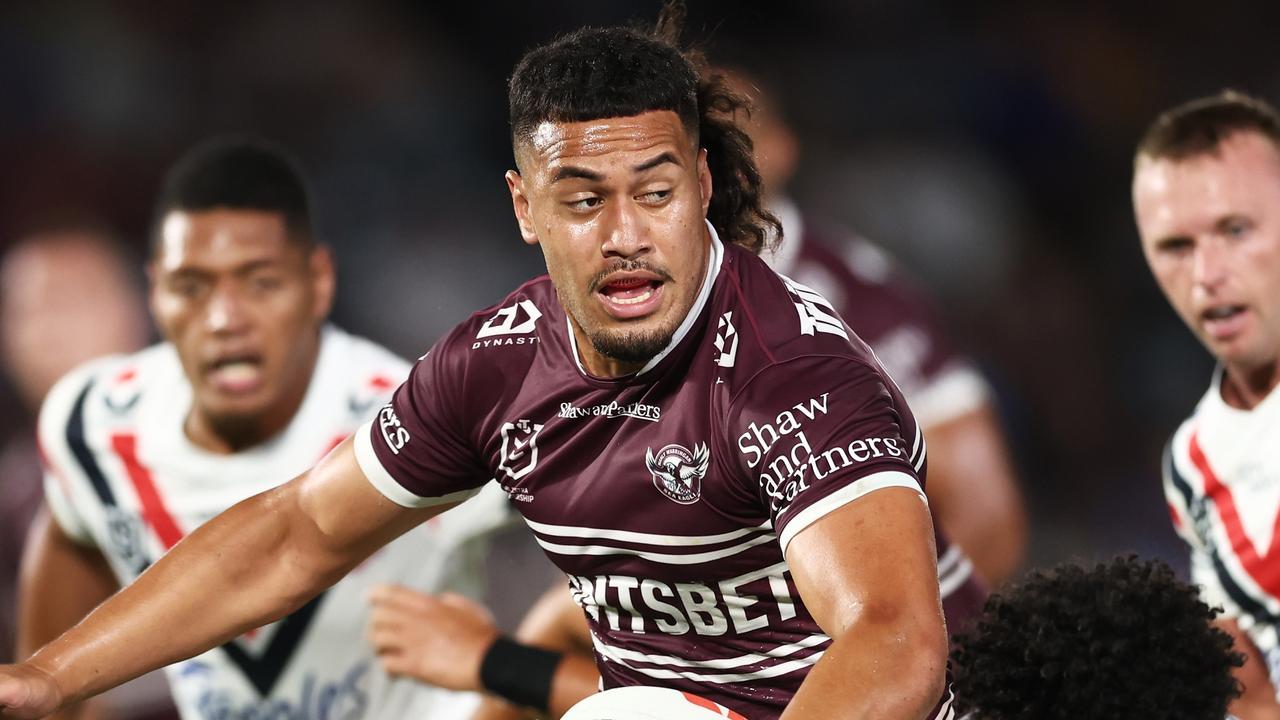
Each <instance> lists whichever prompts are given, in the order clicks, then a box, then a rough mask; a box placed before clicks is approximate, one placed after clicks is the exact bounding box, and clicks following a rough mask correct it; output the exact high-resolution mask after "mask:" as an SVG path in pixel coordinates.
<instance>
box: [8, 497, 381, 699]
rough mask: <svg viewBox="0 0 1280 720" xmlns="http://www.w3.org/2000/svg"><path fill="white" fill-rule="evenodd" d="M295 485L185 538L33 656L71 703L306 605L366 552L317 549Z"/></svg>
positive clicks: (257, 499) (242, 506)
mask: <svg viewBox="0 0 1280 720" xmlns="http://www.w3.org/2000/svg"><path fill="white" fill-rule="evenodd" d="M315 532H316V531H315V529H314V526H313V525H311V524H310V523H309V522H308V521H307V519H306V518H305V516H301V514H300V513H299V512H298V511H297V509H296V498H295V497H294V493H293V491H292V488H291V486H290V485H285V486H282V487H281V488H277V489H275V490H272V491H269V492H267V493H264V494H262V495H259V496H257V497H254V498H250V499H249V500H246V501H245V502H242V503H240V504H238V505H236V506H235V507H233V508H231V509H230V510H228V511H227V512H225V513H223V514H222V515H220V516H219V517H217V518H215V519H214V520H212V521H210V522H209V523H207V524H205V525H204V526H203V527H201V528H200V529H199V530H197V531H196V532H195V533H192V535H191V536H190V537H188V538H187V539H186V540H184V541H182V542H181V543H179V544H178V545H177V546H176V547H175V548H174V549H173V550H172V551H171V552H169V553H168V554H167V555H165V556H164V557H163V558H162V559H161V560H160V561H159V562H157V563H156V564H155V565H154V566H153V567H152V568H151V569H150V570H148V571H147V572H145V573H143V575H142V576H141V577H139V578H138V580H137V581H135V582H134V583H133V584H132V585H130V586H129V587H127V588H125V589H124V590H123V591H121V592H120V593H118V594H117V595H115V596H114V597H113V598H112V599H111V600H109V601H107V602H106V603H104V604H103V605H102V606H100V607H99V608H98V609H97V610H95V611H94V612H93V613H92V614H90V615H89V616H88V617H87V618H85V620H84V621H83V622H81V623H80V624H79V625H77V626H76V627H74V628H72V629H71V630H70V631H68V632H67V633H66V634H64V635H63V636H62V637H60V638H58V639H57V640H55V641H53V642H51V643H50V644H49V645H47V646H45V647H44V648H43V649H42V650H41V651H40V652H39V653H37V654H36V655H35V656H34V657H33V658H32V660H31V663H32V664H33V665H34V666H36V667H38V668H40V669H43V670H45V671H47V672H49V673H50V674H51V675H52V676H53V678H54V679H55V681H56V683H57V686H58V688H59V690H60V691H61V694H62V698H63V702H64V703H66V702H71V701H75V700H79V699H81V698H84V697H87V696H89V695H92V694H96V693H98V692H101V691H103V690H105V689H108V688H110V687H113V686H115V685H117V684H119V683H121V682H124V681H126V680H129V679H131V678H133V677H137V676H139V675H141V674H143V673H145V672H147V671H149V670H152V669H155V668H157V667H161V666H163V665H167V664H170V663H173V662H176V661H178V660H181V659H184V658H187V657H191V656H193V655H196V654H198V653H200V652H203V651H205V650H207V649H209V648H212V647H215V646H217V645H219V644H221V643H223V642H226V641H227V640H230V639H231V638H233V637H235V636H237V635H239V634H240V633H243V632H244V631H246V630H249V629H251V628H254V627H258V626H261V625H263V624H266V623H268V622H271V621H273V620H275V619H277V618H279V617H282V616H283V615H285V614H287V613H289V612H290V611H292V610H294V609H296V608H297V607H299V606H301V605H302V604H303V603H305V602H306V601H307V600H308V599H309V598H310V597H312V596H314V595H315V594H316V593H318V592H319V591H320V590H322V589H323V588H324V587H326V586H327V585H328V584H330V583H331V582H333V581H335V580H336V579H337V578H339V577H341V575H342V574H343V573H344V572H345V570H346V569H347V567H349V565H350V564H351V563H352V562H354V561H355V560H357V559H358V558H343V557H341V556H339V555H333V554H327V553H316V552H314V551H312V550H310V549H304V548H310V547H314V546H315V545H316V543H315V542H314V538H313V537H310V536H311V535H313V534H314V533H315Z"/></svg>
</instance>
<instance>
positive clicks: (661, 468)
mask: <svg viewBox="0 0 1280 720" xmlns="http://www.w3.org/2000/svg"><path fill="white" fill-rule="evenodd" d="M644 462H645V465H648V466H649V472H651V473H653V485H654V487H656V488H658V492H661V493H662V494H663V495H666V496H667V497H669V498H671V499H672V500H674V501H676V502H678V503H680V504H681V505H689V504H691V503H695V502H697V501H698V498H700V497H702V478H704V477H706V475H707V466H708V465H709V464H710V463H711V453H710V452H708V451H707V445H706V443H703V444H701V445H694V446H693V452H689V451H688V450H687V449H686V448H685V447H684V446H683V445H667V446H666V447H664V448H662V449H661V450H659V451H658V452H657V453H654V452H653V448H645V453H644Z"/></svg>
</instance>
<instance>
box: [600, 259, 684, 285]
mask: <svg viewBox="0 0 1280 720" xmlns="http://www.w3.org/2000/svg"><path fill="white" fill-rule="evenodd" d="M636 271H644V272H648V273H653V274H654V275H656V276H658V279H660V280H662V282H664V283H668V282H672V278H671V273H669V272H667V271H666V270H665V269H664V268H660V267H657V266H655V265H650V264H649V263H647V262H645V261H643V260H614V261H612V262H611V263H610V264H609V266H608V267H606V268H605V269H603V270H601V271H600V272H598V273H596V274H595V275H593V276H592V278H591V281H590V282H589V283H588V284H587V288H588V289H589V290H590V291H591V292H596V291H597V290H599V289H600V286H601V285H603V284H604V281H605V279H606V278H608V277H609V276H610V275H612V274H614V273H617V272H636Z"/></svg>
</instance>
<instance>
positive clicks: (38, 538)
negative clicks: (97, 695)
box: [18, 506, 120, 720]
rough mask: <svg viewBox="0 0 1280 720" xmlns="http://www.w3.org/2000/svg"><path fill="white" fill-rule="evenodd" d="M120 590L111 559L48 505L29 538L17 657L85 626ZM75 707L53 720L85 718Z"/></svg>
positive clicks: (20, 592)
mask: <svg viewBox="0 0 1280 720" xmlns="http://www.w3.org/2000/svg"><path fill="white" fill-rule="evenodd" d="M119 588H120V584H119V582H117V580H116V576H115V574H114V573H112V572H111V567H110V566H109V565H108V564H107V559H106V558H105V557H103V556H102V552H101V551H99V550H98V549H97V548H95V547H90V546H87V545H83V544H81V543H78V542H76V541H75V540H74V539H72V538H71V537H69V536H68V535H67V534H66V533H65V532H63V530H62V528H61V527H60V526H59V525H58V523H57V522H55V521H54V519H53V515H52V514H50V512H49V508H48V507H47V506H46V507H43V508H41V510H40V512H39V513H38V514H37V515H36V519H35V522H33V523H32V524H31V530H30V532H28V534H27V547H26V551H25V552H24V553H23V556H22V573H21V576H20V580H19V583H18V611H19V612H18V657H19V658H25V657H27V656H29V655H31V654H32V653H34V652H35V651H37V650H39V649H40V648H41V647H43V646H44V645H45V644H46V643H48V642H49V641H51V640H53V639H54V638H56V637H58V636H59V635H61V634H62V633H64V632H66V631H67V629H69V628H70V627H71V626H72V625H75V624H76V623H77V622H80V620H82V619H83V618H84V616H85V615H88V614H89V612H90V611H91V610H93V609H94V608H95V607H97V606H98V604H99V603H101V602H103V601H104V600H106V599H107V598H109V597H111V594H112V593H114V592H115V591H116V590H118V589H119ZM81 710H83V707H82V705H71V706H68V707H66V708H64V709H63V711H62V712H60V713H58V714H57V715H55V716H54V720H72V719H73V718H78V717H82V714H81Z"/></svg>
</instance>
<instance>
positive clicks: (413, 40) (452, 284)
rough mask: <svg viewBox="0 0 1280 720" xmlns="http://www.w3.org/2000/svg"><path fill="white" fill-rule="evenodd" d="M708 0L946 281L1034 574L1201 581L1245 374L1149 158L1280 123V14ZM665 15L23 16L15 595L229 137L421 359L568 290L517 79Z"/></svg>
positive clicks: (2, 520) (895, 229) (838, 187)
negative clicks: (486, 320)
mask: <svg viewBox="0 0 1280 720" xmlns="http://www.w3.org/2000/svg"><path fill="white" fill-rule="evenodd" d="M690 4H691V6H692V7H691V8H690V21H689V24H688V35H689V36H690V38H691V39H694V40H700V41H702V44H703V45H705V46H706V48H707V50H708V54H709V56H710V57H711V58H712V59H713V60H714V61H716V62H721V63H727V64H731V65H734V66H738V67H742V68H745V69H746V70H748V71H749V72H752V73H755V74H757V75H759V76H760V77H762V79H764V80H765V81H766V82H768V83H769V84H770V86H771V87H772V88H773V89H774V91H775V92H776V93H777V94H778V96H779V105H780V106H781V110H782V112H783V113H784V114H785V115H786V117H787V118H788V120H789V121H790V123H791V124H792V125H794V127H795V128H796V129H797V131H798V132H799V134H800V135H801V136H802V138H803V143H802V146H803V149H804V150H803V152H802V155H801V157H800V164H799V170H798V174H797V176H796V179H795V181H794V184H793V194H794V195H795V196H796V197H798V198H802V199H803V201H804V202H805V203H806V204H807V205H808V207H809V208H811V210H812V211H813V212H816V213H818V214H820V215H821V216H823V217H825V218H828V219H830V220H831V221H832V222H838V223H843V224H845V225H847V226H848V227H851V228H856V229H857V231H858V232H859V233H860V234H862V235H864V236H866V237H869V238H871V239H873V240H874V241H876V242H877V243H879V244H880V245H881V246H882V247H884V248H885V249H887V250H888V251H889V252H890V253H892V254H893V255H895V256H897V257H898V258H899V259H900V260H901V261H902V262H903V263H904V264H905V266H906V267H908V268H909V269H910V270H911V271H912V272H914V273H915V275H916V276H917V277H918V278H919V279H920V280H921V281H922V283H923V284H924V285H925V286H927V287H929V288H930V289H931V290H932V291H933V293H934V294H935V296H936V298H937V299H938V301H939V302H938V306H939V308H941V311H942V312H943V313H944V316H945V318H946V322H947V324H948V326H949V327H950V328H951V336H952V338H953V339H955V340H956V341H957V342H958V343H959V344H960V345H961V346H962V347H963V349H964V350H965V351H966V352H967V353H968V354H969V355H970V356H972V357H973V358H975V359H976V360H977V361H978V363H979V365H980V367H981V370H982V371H983V373H984V374H985V375H986V376H987V378H988V380H989V381H990V382H991V384H992V385H993V387H994V388H995V389H996V393H997V400H998V403H997V404H998V407H999V409H1000V411H1001V414H1002V417H1003V421H1004V424H1005V427H1006V430H1007V431H1008V433H1009V435H1010V437H1011V439H1012V444H1013V449H1014V451H1015V454H1016V462H1017V465H1018V467H1019V471H1020V476H1021V478H1022V480H1023V483H1024V491H1025V494H1026V496H1027V499H1028V503H1029V511H1030V542H1031V546H1030V555H1029V557H1028V564H1037V565H1039V564H1046V563H1050V562H1055V561H1058V560H1062V559H1068V558H1085V559H1091V558H1098V557H1105V556H1109V555H1112V554H1115V553H1117V552H1121V551H1130V550H1132V551H1137V552H1140V553H1142V554H1144V555H1155V556H1160V557H1164V558H1166V559H1168V560H1169V561H1171V562H1172V563H1173V564H1175V566H1184V565H1185V560H1184V559H1183V557H1182V556H1183V554H1184V553H1183V551H1182V548H1181V546H1180V544H1179V542H1178V541H1177V539H1176V538H1175V536H1174V534H1173V531H1172V530H1171V529H1170V526H1169V522H1168V518H1167V516H1166V513H1165V509H1164V507H1165V506H1164V502H1163V499H1162V495H1161V490H1160V481H1159V456H1160V449H1161V445H1162V444H1163V443H1164V442H1165V440H1166V438H1167V437H1168V435H1169V433H1170V432H1171V431H1172V429H1173V428H1174V427H1175V426H1176V424H1177V422H1178V421H1179V420H1180V419H1181V418H1182V417H1184V416H1185V415H1186V414H1187V412H1188V411H1189V410H1190V409H1191V407H1192V405H1193V403H1194V401H1195V399H1196V398H1198V397H1199V396H1200V394H1201V392H1202V391H1203V387H1204V385H1205V382H1206V379H1207V378H1208V376H1209V369H1210V367H1211V360H1210V359H1209V357H1208V355H1207V354H1206V353H1205V352H1204V351H1203V349H1202V348H1201V347H1200V346H1199V345H1198V344H1197V343H1196V341H1195V340H1194V339H1193V337H1192V336H1191V335H1190V334H1189V333H1187V332H1186V331H1185V330H1184V328H1182V327H1181V325H1180V323H1179V321H1178V320H1177V318H1176V317H1175V316H1174V315H1173V313H1172V312H1171V311H1170V310H1169V309H1168V307H1167V306H1166V304H1165V302H1164V301H1163V300H1162V299H1161V297H1160V295H1159V293H1158V291H1157V290H1156V288H1155V285H1154V284H1153V282H1152V281H1151V279H1150V275H1149V272H1148V271H1147V269H1146V268H1145V266H1144V264H1143V262H1142V259H1141V254H1140V250H1139V246H1138V243H1137V239H1136V234H1135V231H1134V228H1133V221H1132V217H1131V211H1130V209H1129V207H1130V204H1129V178H1130V171H1131V166H1130V163H1131V158H1132V151H1133V144H1134V143H1135V141H1136V139H1137V135H1138V134H1139V133H1140V132H1141V130H1142V128H1143V127H1144V126H1145V124H1146V123H1147V122H1149V121H1150V119H1151V117H1152V116H1153V115H1154V113H1155V112H1157V111H1158V110H1161V109H1163V108H1165V107H1167V106H1169V105H1171V104H1173V103H1176V102H1178V101H1180V100H1183V99H1186V98H1190V97H1193V96H1196V95H1201V94H1205V93H1210V92H1214V91H1216V90H1218V89H1220V88H1222V87H1226V86H1232V87H1239V88H1241V89H1245V90H1249V91H1252V92H1254V93H1256V94H1258V95H1260V96H1262V97H1266V98H1269V99H1271V100H1273V101H1274V100H1276V99H1280V65H1278V64H1277V63H1275V62H1274V60H1273V59H1272V55H1271V51H1270V44H1269V42H1268V41H1269V40H1270V37H1268V35H1269V34H1270V28H1274V27H1276V24H1277V22H1280V5H1277V6H1266V5H1259V4H1257V3H1247V2H1222V3H1217V4H1215V8H1214V17H1213V18H1212V19H1211V20H1206V18H1205V17H1204V16H1203V15H1202V14H1201V13H1199V12H1192V10H1191V8H1190V7H1189V4H1188V8H1187V11H1186V12H1179V11H1178V7H1179V5H1180V4H1178V3H1174V4H1173V5H1172V6H1171V7H1167V8H1162V9H1161V10H1159V11H1154V10H1151V9H1149V8H1138V7H1137V6H1134V7H1132V8H1129V9H1126V8H1122V7H1119V6H1116V4H1112V3H1101V2H1083V3H1067V2H1050V3H1040V2H1032V3H1013V2H987V3H978V4H976V5H974V4H955V3H945V2H940V1H938V0H932V1H930V0H909V1H907V2H896V3H877V2H852V3H850V2H837V1H835V0H825V1H822V2H813V3H805V4H789V5H787V6H786V8H785V10H783V9H779V7H778V6H777V4H776V3H764V2H728V1H727V0H707V1H704V2H691V3H690ZM960 5H964V7H963V8H962V7H960ZM655 10H656V3H654V2H634V1H629V2H612V3H596V4H594V5H584V4H581V3H571V2H564V1H556V2H540V3H502V4H498V5H497V6H494V5H492V4H487V3H476V4H466V3H461V4H447V5H444V6H436V5H435V4H428V3H411V2H366V3H355V2H334V1H321V2H305V3H304V2H298V1H287V0H286V1H278V2H261V3H252V4H248V3H246V4H220V3H157V2H142V1H133V2H115V3H94V2H79V3H76V2H71V3H57V4H45V3H22V4H18V3H13V4H6V5H5V6H3V8H0V88H3V94H4V101H3V102H0V157H3V158H4V159H5V166H6V167H5V170H6V175H7V177H8V180H7V182H6V183H5V188H6V189H5V191H4V192H3V193H0V250H3V251H4V252H5V264H4V268H3V272H4V274H3V293H0V311H2V312H0V322H2V323H3V327H0V338H2V339H3V350H4V355H3V359H4V377H3V378H2V379H0V403H3V407H4V408H5V410H6V411H5V412H3V413H0V445H2V446H3V448H4V450H3V455H2V456H0V461H2V462H3V470H0V482H3V483H5V484H4V486H0V513H4V514H3V515H0V563H3V564H6V566H7V567H8V568H10V569H8V570H6V572H12V570H11V568H12V567H16V556H15V552H16V543H17V542H18V538H19V537H20V533H19V532H18V531H17V528H18V522H17V521H16V520H13V519H11V518H17V517H21V516H23V515H24V513H25V514H29V513H30V512H31V511H32V508H34V506H35V505H36V504H37V503H38V498H37V497H35V495H20V494H19V493H17V492H16V491H15V490H13V488H16V487H18V483H16V482H15V481H13V479H14V478H16V477H18V476H19V474H20V473H23V472H26V473H36V472H38V469H37V468H36V461H35V452H36V451H35V448H34V447H33V444H32V441H31V439H30V438H31V426H32V423H33V422H34V420H33V417H32V412H33V409H34V408H35V407H37V405H38V400H39V397H40V396H41V395H42V394H43V392H44V390H46V389H47V387H48V385H49V384H50V383H51V382H52V380H53V379H54V378H55V377H56V375H57V374H59V373H61V372H63V371H65V370H66V369H68V367H69V365H70V364H74V363H75V362H78V361H79V360H82V359H84V358H87V357H90V356H93V355H96V354H100V353H101V352H105V351H110V350H115V349H118V350H126V349H129V348H132V347H138V346H139V345H141V344H143V343H144V342H145V338H146V336H147V332H148V329H147V328H148V327H149V326H148V325H146V320H145V316H144V310H143V306H142V302H141V298H140V295H139V293H140V290H141V287H142V284H143V283H142V277H141V272H140V270H139V269H137V268H140V267H141V262H140V261H141V259H142V258H143V256H144V255H145V252H146V250H145V248H146V236H147V230H148V224H149V222H150V220H151V218H150V216H149V213H150V206H151V203H152V200H153V198H154V196H155V193H156V190H157V186H158V183H159V179H160V176H161V174H162V173H163V171H164V169H165V168H166V167H167V166H168V165H169V164H170V163H171V162H172V161H173V160H174V158H175V157H176V156H177V155H178V154H179V153H180V152H181V151H182V150H184V149H185V148H187V147H188V146H190V145H191V144H193V143H194V142H196V141H198V140H200V139H201V138H204V137H206V136H208V135H209V134H211V133H215V132H227V131H233V132H236V131H241V132H252V133H256V134H260V135H263V136H266V137H268V138H271V139H274V140H276V141H278V142H280V143H282V144H284V145H286V146H287V147H289V148H290V149H291V150H293V151H294V152H295V153H296V154H297V155H298V156H299V157H300V158H301V160H302V162H303V164H304V166H305V168H306V170H307V172H308V174H309V176H310V178H311V180H312V182H313V184H314V185H313V190H314V193H315V197H316V201H317V211H318V215H319V218H320V222H321V229H320V233H321V236H322V237H323V239H324V240H325V241H327V242H328V243H330V244H331V245H332V246H333V247H334V248H335V250H336V254H337V256H338V258H339V261H340V291H339V293H338V304H337V308H336V312H335V320H336V322H337V323H338V324H340V325H343V326H345V327H347V328H349V329H351V330H353V331H356V332H359V333H361V334H363V335H367V336H369V337H371V338H373V339H375V340H377V341H380V342H382V343H384V344H386V345H387V346H388V347H390V348H392V349H394V350H396V351H397V352H399V353H401V354H402V355H404V356H406V357H416V356H418V355H420V354H421V353H422V352H423V351H424V350H425V348H426V347H427V346H428V345H430V344H431V342H433V341H434V340H435V339H436V338H437V337H438V336H439V335H440V334H441V333H442V332H443V331H444V330H446V329H447V328H449V327H451V326H452V325H453V324H455V323H456V322H458V321H459V320H461V319H462V318H463V316H464V315H465V314H466V313H469V312H471V311H472V310H473V309H474V308H477V307H483V306H487V305H489V304H491V303H493V302H495V301H497V300H499V299H500V298H501V297H502V295H503V294H504V293H505V292H506V291H507V290H508V289H509V288H510V287H512V286H514V285H516V284H517V283H518V282H520V281H521V280H523V279H525V278H527V277H530V276H532V275H535V274H538V273H539V272H541V258H540V257H539V255H538V254H537V252H536V250H532V249H529V248H527V247H525V246H524V244H523V243H521V242H520V241H519V236H518V234H517V232H516V227H515V224H514V222H513V221H512V216H511V209H510V199H509V197H508V195H507V192H506V189H505V187H504V185H503V182H502V179H501V176H502V172H503V171H504V170H506V169H507V168H508V167H510V166H511V164H512V163H511V158H510V155H509V152H510V151H509V148H510V145H509V141H508V137H507V128H506V122H505V118H506V113H505V99H506V95H505V85H504V82H505V75H506V73H507V72H509V70H510V68H511V66H512V64H513V62H514V61H515V59H516V58H517V57H518V56H519V55H520V53H521V52H522V51H523V50H524V49H525V48H527V47H528V46H529V45H531V44H533V43H535V42H539V41H542V40H545V39H546V38H548V37H550V36H552V35H554V34H555V33H556V32H558V31H562V30H565V29H569V28H572V27H575V26H577V25H580V24H583V23H589V24H612V23H617V22H619V21H625V20H627V19H628V18H633V17H634V18H643V19H649V18H652V16H653V15H654V13H655ZM1157 13H1158V14H1157ZM1227 28H1229V31H1228V30H1227ZM40 237H42V238H45V240H48V238H50V237H54V238H55V241H46V242H41V243H35V244H33V238H40ZM86 237H89V238H90V239H86ZM91 238H97V239H91ZM37 246H38V247H40V248H42V249H41V250H40V251H39V252H37V251H36V250H33V249H32V248H33V247H37ZM42 283H43V284H42ZM77 300H78V301H79V303H77V302H76V301H77ZM113 313H114V315H113ZM89 319H91V320H89ZM24 487H27V488H34V486H32V485H30V484H26V485H24ZM37 494H38V493H37ZM7 602H8V598H7V597H0V624H4V623H7V622H9V618H8V615H7V614H6V613H7V612H10V610H7V608H6V603H7ZM6 629H7V628H6V627H2V626H0V640H3V634H4V632H5V631H6ZM2 645H4V643H3V642H0V646H2Z"/></svg>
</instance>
